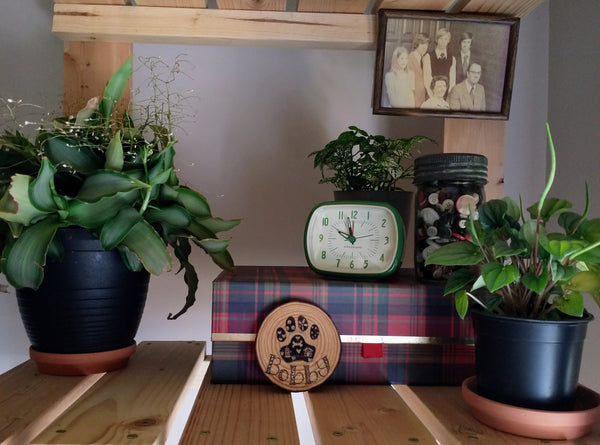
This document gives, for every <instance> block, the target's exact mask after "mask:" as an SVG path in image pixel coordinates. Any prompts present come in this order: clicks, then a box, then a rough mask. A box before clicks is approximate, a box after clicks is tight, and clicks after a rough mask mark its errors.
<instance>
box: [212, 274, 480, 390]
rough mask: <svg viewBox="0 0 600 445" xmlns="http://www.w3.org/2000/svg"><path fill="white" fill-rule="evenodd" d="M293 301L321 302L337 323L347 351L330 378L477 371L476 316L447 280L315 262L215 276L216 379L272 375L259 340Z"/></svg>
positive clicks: (446, 379) (429, 377)
mask: <svg viewBox="0 0 600 445" xmlns="http://www.w3.org/2000/svg"><path fill="white" fill-rule="evenodd" d="M288 301H304V302H308V303H313V304H315V305H317V306H319V307H320V308H321V309H323V310H324V311H325V312H327V313H328V314H329V316H330V317H331V319H332V320H333V322H334V323H335V325H336V328H337V330H338V332H339V333H340V337H341V340H342V356H341V360H340V364H339V365H338V367H337V368H336V370H335V372H334V373H333V374H332V375H331V377H330V378H329V380H328V381H333V382H346V383H365V384H366V383H403V384H427V385H435V384H442V385H453V384H460V383H461V382H462V380H464V379H465V378H467V377H469V376H470V375H473V374H474V362H475V359H474V353H473V345H472V342H473V333H472V328H471V323H470V321H469V320H461V319H460V318H459V317H458V316H457V315H456V312H455V310H454V304H453V301H452V298H450V297H448V296H444V295H443V285H441V284H423V283H419V282H417V281H416V280H415V279H414V272H413V271H412V269H410V270H409V269H403V270H400V271H399V272H398V273H397V274H395V275H394V276H393V277H390V278H388V279H384V280H377V281H358V280H354V281H351V280H338V279H329V278H325V277H322V276H320V275H318V274H316V273H314V272H313V271H312V270H311V269H309V268H308V267H283V266H238V267H237V268H236V273H233V274H232V273H230V272H222V273H221V274H220V275H219V276H218V277H217V278H216V279H215V280H214V282H213V318H212V341H213V357H212V366H213V373H212V376H213V382H223V383H225V382H227V383H232V382H236V383H240V382H260V381H267V379H266V378H265V377H264V376H263V375H262V372H261V370H260V368H259V366H258V363H257V360H256V355H255V350H254V338H255V336H256V333H257V332H258V328H259V326H260V324H261V322H262V321H263V320H264V318H265V317H266V316H267V315H268V314H269V312H271V311H272V310H273V309H274V308H275V307H277V306H279V305H281V304H283V303H286V302H288Z"/></svg>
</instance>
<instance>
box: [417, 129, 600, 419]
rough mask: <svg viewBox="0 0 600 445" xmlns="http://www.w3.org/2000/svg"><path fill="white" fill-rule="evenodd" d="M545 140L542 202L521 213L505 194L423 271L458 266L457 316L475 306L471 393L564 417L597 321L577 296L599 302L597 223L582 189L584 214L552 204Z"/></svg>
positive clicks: (453, 278)
mask: <svg viewBox="0 0 600 445" xmlns="http://www.w3.org/2000/svg"><path fill="white" fill-rule="evenodd" d="M547 135H548V144H549V149H550V155H551V156H550V157H551V169H550V175H549V178H548V181H547V183H546V186H545V188H544V190H543V192H542V194H541V197H540V199H539V201H538V202H537V203H535V204H533V205H531V206H529V207H528V208H527V209H526V210H525V209H524V208H523V205H522V203H521V204H520V205H517V204H516V203H515V202H514V201H513V200H512V199H510V198H508V197H504V198H502V199H494V200H491V201H488V202H486V203H483V204H481V205H480V206H479V208H478V216H479V218H478V219H475V218H474V217H473V215H471V217H470V219H469V222H468V232H469V237H468V238H467V239H466V240H464V241H458V242H455V243H452V244H447V245H445V246H442V247H440V248H439V249H437V250H435V251H434V252H433V253H432V254H431V255H429V257H428V258H427V260H426V264H438V265H447V266H462V267H459V268H458V269H456V270H455V271H454V272H453V273H452V274H451V275H450V277H449V279H448V281H447V283H446V287H445V293H446V294H454V299H455V305H456V309H457V311H458V313H459V315H460V316H461V317H464V316H465V315H466V314H467V311H468V309H469V307H470V305H471V306H473V307H472V308H471V311H470V313H471V317H472V321H473V328H474V331H475V347H476V351H475V354H476V374H477V376H476V380H477V391H478V392H480V393H481V395H484V396H485V397H488V398H491V399H494V400H496V401H499V402H502V403H507V404H510V405H517V406H523V407H528V408H538V409H548V410H569V409H571V408H572V406H573V402H574V398H575V392H576V386H577V383H578V376H579V368H580V361H581V355H582V347H583V339H584V338H585V334H586V328H587V324H588V322H589V321H590V320H592V319H593V317H592V316H591V315H590V314H589V313H587V312H586V311H585V309H584V297H583V293H589V294H590V295H592V296H593V297H594V299H595V300H596V302H597V303H600V219H590V218H588V202H589V197H588V190H587V186H586V205H585V209H584V211H583V213H582V214H579V213H576V212H573V211H571V203H569V202H568V201H566V200H563V199H558V198H551V197H548V192H549V190H550V187H551V186H552V183H553V181H554V174H555V170H556V157H555V151H554V145H553V142H552V137H551V134H550V129H549V127H547ZM551 221H552V222H553V223H554V222H556V223H557V225H556V227H557V229H555V230H556V231H552V230H551V229H550V228H549V226H548V223H550V222H551ZM552 227H554V226H552Z"/></svg>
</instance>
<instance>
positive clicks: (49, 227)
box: [2, 215, 64, 289]
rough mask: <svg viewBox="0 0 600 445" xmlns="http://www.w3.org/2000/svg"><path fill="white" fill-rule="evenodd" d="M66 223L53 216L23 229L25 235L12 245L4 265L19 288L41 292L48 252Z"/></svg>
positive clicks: (8, 276)
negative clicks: (57, 233)
mask: <svg viewBox="0 0 600 445" xmlns="http://www.w3.org/2000/svg"><path fill="white" fill-rule="evenodd" d="M63 225H64V224H63V223H61V222H60V220H59V219H58V217H56V216H53V215H52V216H49V217H48V218H44V219H43V220H41V221H40V222H38V223H36V224H34V225H32V226H30V227H26V228H25V229H23V232H22V233H21V236H19V238H17V240H16V241H15V242H14V243H13V244H12V245H11V246H10V248H9V249H8V252H5V254H4V255H5V257H4V258H3V262H2V272H3V273H4V274H5V275H6V279H7V280H8V282H9V283H10V284H11V285H13V286H14V287H16V288H21V287H30V288H32V289H37V288H39V287H40V284H42V280H43V279H44V265H45V264H46V252H47V251H48V247H49V246H50V243H51V241H52V239H53V238H54V236H55V235H56V231H57V230H58V228H59V227H60V226H63Z"/></svg>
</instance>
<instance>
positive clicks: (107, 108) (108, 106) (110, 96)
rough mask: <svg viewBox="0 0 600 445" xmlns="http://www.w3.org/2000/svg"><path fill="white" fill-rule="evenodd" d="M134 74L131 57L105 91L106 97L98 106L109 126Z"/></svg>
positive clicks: (111, 79)
mask: <svg viewBox="0 0 600 445" xmlns="http://www.w3.org/2000/svg"><path fill="white" fill-rule="evenodd" d="M132 73H133V66H132V63H131V57H129V58H128V59H127V60H126V61H125V63H124V64H123V65H121V67H120V68H119V69H118V70H117V71H116V72H115V73H114V74H113V75H112V77H111V78H110V80H109V81H108V83H107V84H106V88H105V89H104V95H103V96H102V100H101V101H100V104H99V106H98V111H99V112H100V115H101V116H102V117H103V118H104V119H105V122H107V125H108V124H110V116H111V114H112V111H113V108H114V106H115V105H116V104H117V102H119V100H120V99H121V96H122V95H123V91H125V86H126V85H127V81H128V80H129V78H130V77H131V74H132Z"/></svg>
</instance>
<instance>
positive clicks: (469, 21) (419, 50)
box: [373, 11, 518, 119]
mask: <svg viewBox="0 0 600 445" xmlns="http://www.w3.org/2000/svg"><path fill="white" fill-rule="evenodd" d="M517 34H518V19H513V18H506V19H499V18H494V19H490V18H487V17H486V18H483V17H478V18H473V16H472V15H471V16H469V17H468V18H467V17H459V16H449V18H446V17H444V18H443V19H440V15H439V14H427V13H415V14H411V13H406V12H398V11H380V14H379V36H378V43H377V58H376V70H375V89H374V95H373V112H374V113H376V114H410V115H415V114H434V115H448V116H452V117H479V118H498V119H508V113H509V109H510V94H511V91H512V76H513V74H514V60H515V57H516V42H517Z"/></svg>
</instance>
